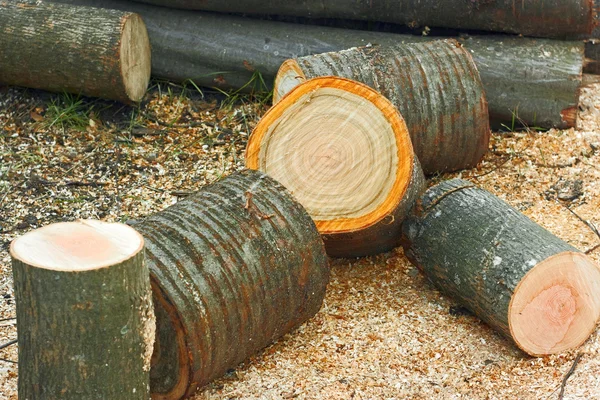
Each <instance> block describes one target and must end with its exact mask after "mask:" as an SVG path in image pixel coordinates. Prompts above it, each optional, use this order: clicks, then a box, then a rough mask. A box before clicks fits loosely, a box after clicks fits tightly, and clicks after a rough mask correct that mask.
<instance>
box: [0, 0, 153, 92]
mask: <svg viewBox="0 0 600 400" xmlns="http://www.w3.org/2000/svg"><path fill="white" fill-rule="evenodd" d="M150 65H151V63H150V42H149V39H148V33H147V31H146V26H145V25H144V22H143V21H142V19H141V17H140V16H139V15H137V14H133V13H130V12H121V11H115V10H103V9H98V8H90V7H73V6H65V5H60V4H52V3H41V2H39V1H26V2H21V1H18V2H2V3H0V81H1V82H2V83H5V84H10V85H18V86H26V87H31V88H37V89H44V90H50V91H55V92H63V91H66V92H71V93H77V94H83V95H86V96H93V97H102V98H105V99H111V100H117V101H121V102H124V103H131V102H138V101H140V100H141V99H142V97H143V96H144V94H145V93H146V89H147V87H148V82H149V80H150Z"/></svg>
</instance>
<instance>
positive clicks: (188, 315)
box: [114, 171, 329, 399]
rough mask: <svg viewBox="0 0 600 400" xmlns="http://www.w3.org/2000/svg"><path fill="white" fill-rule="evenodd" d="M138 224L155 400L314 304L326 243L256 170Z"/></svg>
mask: <svg viewBox="0 0 600 400" xmlns="http://www.w3.org/2000/svg"><path fill="white" fill-rule="evenodd" d="M135 228H136V229H137V230H138V231H139V232H141V233H142V235H143V236H144V238H145V241H146V256H147V260H148V267H149V269H150V274H151V286H152V292H153V298H154V304H155V309H156V319H157V337H156V343H155V346H154V347H155V350H154V354H153V356H152V368H151V371H150V385H151V392H152V397H153V398H155V399H180V398H183V397H186V396H190V395H192V394H193V393H194V392H195V391H196V389H197V388H198V387H201V386H203V385H205V384H207V383H208V382H210V381H211V380H213V379H215V378H217V377H219V376H221V375H222V374H224V373H225V372H226V371H227V370H228V369H231V368H234V367H235V366H236V365H237V364H239V363H240V362H242V361H244V360H245V359H246V358H248V357H249V356H250V355H252V354H254V353H255V352H257V351H258V350H260V349H262V348H263V347H265V346H267V345H269V344H270V343H272V342H273V341H275V340H277V339H278V338H280V337H281V336H283V335H284V334H286V333H288V332H290V331H292V330H293V329H294V328H296V327H297V326H299V325H300V324H302V323H303V322H305V321H306V320H308V319H309V318H311V317H312V316H313V315H314V314H315V313H316V312H317V311H318V310H319V308H320V307H321V303H322V301H323V297H324V295H325V289H326V286H327V283H328V281H329V266H328V260H327V256H326V254H325V250H324V247H323V241H322V240H321V237H320V236H319V234H318V232H317V230H316V228H315V225H314V223H313V221H312V220H311V219H310V217H309V216H308V214H307V213H306V211H305V210H304V209H303V208H302V206H300V205H299V204H298V202H297V201H295V200H294V199H293V198H292V196H291V195H290V193H289V192H288V191H287V190H286V189H285V188H284V187H283V186H281V185H280V184H279V183H277V182H275V181H274V180H273V179H271V178H269V177H268V176H266V175H264V174H262V173H260V172H257V171H244V172H241V173H236V174H233V175H230V176H229V177H227V178H225V179H223V180H221V181H220V182H217V183H215V184H212V185H209V186H206V187H204V188H203V189H202V190H201V191H200V192H198V193H197V194H195V195H192V196H190V197H188V198H186V199H185V200H183V201H180V202H179V203H177V204H175V205H173V206H171V207H169V208H167V209H166V210H164V211H162V212H159V213H157V214H155V215H153V216H151V217H149V218H148V219H146V220H145V221H143V222H142V223H140V224H138V225H135ZM114 398H118V397H114Z"/></svg>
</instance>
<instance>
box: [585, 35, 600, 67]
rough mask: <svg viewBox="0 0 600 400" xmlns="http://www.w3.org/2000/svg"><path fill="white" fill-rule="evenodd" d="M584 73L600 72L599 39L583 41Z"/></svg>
mask: <svg viewBox="0 0 600 400" xmlns="http://www.w3.org/2000/svg"><path fill="white" fill-rule="evenodd" d="M585 58H586V60H585V65H584V67H583V72H585V73H586V74H600V39H590V40H587V41H586V42H585Z"/></svg>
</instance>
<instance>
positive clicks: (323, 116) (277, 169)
mask: <svg viewBox="0 0 600 400" xmlns="http://www.w3.org/2000/svg"><path fill="white" fill-rule="evenodd" d="M246 166H247V167H248V168H251V169H258V170H261V171H263V172H265V173H267V174H269V175H270V176H272V177H274V178H275V179H277V180H279V181H280V182H281V183H282V184H283V185H284V186H285V187H287V188H288V189H289V190H290V191H291V192H292V194H293V195H294V196H295V197H296V198H297V199H298V201H299V202H300V203H301V204H302V205H303V206H304V207H306V209H307V211H308V213H309V214H310V215H311V217H312V218H313V219H314V220H315V223H316V225H317V228H318V229H319V232H321V234H322V235H324V241H325V246H326V248H327V253H328V254H329V255H330V256H334V257H360V256H365V255H371V254H377V253H381V252H384V251H388V250H391V249H392V248H394V247H396V246H398V244H399V242H398V241H399V238H400V225H401V223H402V220H403V219H404V215H405V213H406V212H408V211H409V210H410V208H411V207H412V204H413V203H414V201H415V199H416V198H417V196H418V195H419V193H420V192H421V191H422V189H423V188H424V177H423V172H422V170H421V167H420V165H419V162H418V160H417V157H415V155H414V153H413V147H412V144H411V142H410V136H409V134H408V130H407V128H406V124H405V123H404V120H403V119H402V117H401V116H400V114H398V111H397V110H396V109H395V108H394V106H393V105H392V103H390V101H389V100H387V99H386V98H385V97H384V96H382V95H381V94H380V93H378V92H376V91H375V90H373V89H371V88H370V87H368V86H366V85H364V84H362V83H359V82H355V81H351V80H348V79H343V78H337V77H324V78H315V79H311V80H309V81H306V82H305V83H303V84H301V85H298V86H297V87H296V88H294V89H293V90H292V91H291V92H290V93H289V94H288V95H287V96H286V97H284V98H283V99H282V100H281V101H280V102H279V103H277V104H276V105H275V106H274V107H273V108H271V109H270V110H269V111H268V112H267V113H266V114H265V116H264V117H263V119H261V121H260V122H259V123H258V125H257V126H256V128H255V129H254V131H253V132H252V135H251V136H250V139H249V141H248V147H247V149H246Z"/></svg>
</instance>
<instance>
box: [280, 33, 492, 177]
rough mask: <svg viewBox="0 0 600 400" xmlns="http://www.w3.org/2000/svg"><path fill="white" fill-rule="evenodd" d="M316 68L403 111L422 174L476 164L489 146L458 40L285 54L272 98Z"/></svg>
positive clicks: (474, 80)
mask: <svg viewBox="0 0 600 400" xmlns="http://www.w3.org/2000/svg"><path fill="white" fill-rule="evenodd" d="M318 76H340V77H343V78H348V79H352V80H355V81H358V82H362V83H364V84H366V85H368V86H370V87H372V88H373V89H375V90H377V91H378V92H380V93H381V94H383V95H384V96H385V97H386V98H388V99H389V100H390V101H391V102H392V104H393V105H394V106H395V107H396V108H397V109H398V111H399V112H400V114H401V115H402V116H403V117H404V119H405V121H406V125H407V128H408V131H409V132H410V136H411V140H412V144H413V147H414V151H415V154H416V156H417V157H418V158H419V161H420V162H421V166H422V167H423V171H424V172H425V174H434V173H438V172H447V171H456V170H460V169H465V168H471V167H474V166H475V165H477V163H478V162H479V161H480V160H481V159H482V157H483V156H484V154H485V153H486V152H487V150H488V144H489V139H490V126H489V117H488V106H487V101H486V99H485V93H484V90H483V85H482V84H481V79H480V77H479V72H478V71H477V67H476V66H475V63H474V62H473V59H472V58H471V56H470V55H469V53H468V52H467V51H466V50H465V49H463V48H462V46H461V45H460V44H459V43H458V42H457V41H455V40H437V41H432V42H426V43H411V44H405V45H397V46H373V47H361V48H356V47H355V48H352V49H349V50H342V51H340V52H333V53H325V54H317V55H313V56H308V57H302V58H299V59H296V60H293V59H292V60H288V61H286V62H285V63H284V64H283V65H282V66H281V68H280V69H279V73H278V74H277V78H276V80H275V90H274V102H277V101H279V99H280V97H281V96H283V95H285V94H286V93H287V92H289V91H290V90H292V88H293V87H294V86H295V85H297V84H300V83H301V82H305V81H306V80H308V79H312V78H315V77H318Z"/></svg>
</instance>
